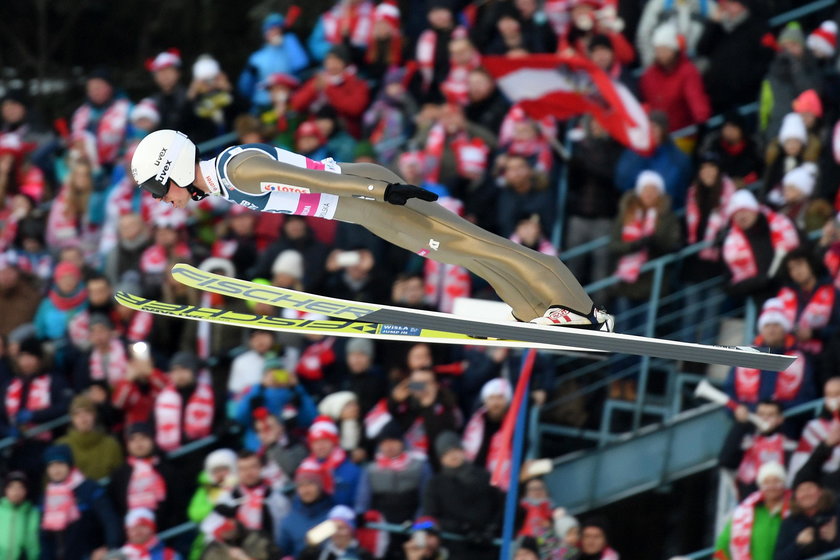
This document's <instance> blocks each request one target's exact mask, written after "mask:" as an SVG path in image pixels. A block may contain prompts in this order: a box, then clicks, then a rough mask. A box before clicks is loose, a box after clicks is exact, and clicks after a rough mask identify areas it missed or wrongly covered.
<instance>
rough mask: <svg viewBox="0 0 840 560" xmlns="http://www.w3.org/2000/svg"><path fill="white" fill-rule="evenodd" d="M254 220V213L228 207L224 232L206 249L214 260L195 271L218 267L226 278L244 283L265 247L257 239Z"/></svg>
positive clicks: (205, 261)
mask: <svg viewBox="0 0 840 560" xmlns="http://www.w3.org/2000/svg"><path fill="white" fill-rule="evenodd" d="M257 220H258V216H257V212H254V211H253V210H251V209H250V208H246V207H244V206H242V205H240V204H235V205H231V206H230V210H229V211H228V214H227V217H226V221H225V226H226V228H225V230H226V231H225V232H224V233H222V234H221V235H220V236H219V238H218V239H216V241H214V242H213V245H212V247H211V249H210V251H211V255H218V256H211V257H208V258H207V259H205V260H204V261H202V262H201V264H199V265H198V267H199V268H200V269H202V270H213V268H214V267H217V266H220V267H222V268H223V269H224V270H225V274H226V275H228V276H234V277H236V278H242V279H244V278H245V277H246V276H247V275H246V272H247V271H248V269H250V268H251V267H252V266H253V265H254V263H255V262H256V261H257V259H258V258H259V254H260V252H261V251H262V250H263V249H264V247H265V241H264V240H263V239H260V237H259V236H258V235H257V231H256V225H257ZM220 258H221V260H216V259H220ZM210 259H213V260H210ZM229 264H232V265H233V267H232V268H231V267H230V266H228V265H229ZM202 267H203V268H202Z"/></svg>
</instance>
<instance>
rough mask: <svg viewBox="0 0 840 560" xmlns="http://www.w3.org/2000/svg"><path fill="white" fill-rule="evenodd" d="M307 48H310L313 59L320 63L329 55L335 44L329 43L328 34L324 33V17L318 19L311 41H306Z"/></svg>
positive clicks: (310, 36) (310, 37)
mask: <svg viewBox="0 0 840 560" xmlns="http://www.w3.org/2000/svg"><path fill="white" fill-rule="evenodd" d="M306 46H307V47H309V52H311V53H312V58H314V59H315V60H317V61H319V62H320V61H322V60H324V58H326V56H327V53H328V52H330V49H331V48H332V47H333V44H332V43H330V42H329V41H327V33H326V31H324V16H321V17H319V18H318V21H317V22H316V23H315V27H314V28H313V29H312V33H311V34H310V35H309V39H307V40H306Z"/></svg>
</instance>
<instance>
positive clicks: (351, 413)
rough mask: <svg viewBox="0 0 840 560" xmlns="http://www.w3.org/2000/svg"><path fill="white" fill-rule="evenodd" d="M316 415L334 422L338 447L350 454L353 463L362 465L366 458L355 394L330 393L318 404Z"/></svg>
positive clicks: (349, 392) (347, 392)
mask: <svg viewBox="0 0 840 560" xmlns="http://www.w3.org/2000/svg"><path fill="white" fill-rule="evenodd" d="M318 413H319V414H320V415H322V416H327V417H329V418H330V419H332V421H333V422H335V424H336V426H337V427H338V442H339V445H340V446H341V448H342V449H344V450H345V451H346V452H347V453H350V457H351V458H352V459H353V462H355V463H362V462H363V461H364V460H365V458H366V451H365V449H364V443H365V442H363V438H364V431H363V426H362V421H361V419H362V415H361V409H360V408H359V399H358V397H357V396H356V394H355V393H353V392H352V391H336V392H334V393H330V394H328V395H327V396H325V397H324V398H323V399H321V402H320V403H318Z"/></svg>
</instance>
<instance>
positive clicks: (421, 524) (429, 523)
mask: <svg viewBox="0 0 840 560" xmlns="http://www.w3.org/2000/svg"><path fill="white" fill-rule="evenodd" d="M417 531H425V532H427V533H431V534H433V535H439V534H440V523H439V522H438V520H437V519H435V518H434V517H432V516H431V515H424V516H422V517H418V518H417V519H415V520H414V523H412V525H411V532H412V533H416V532H417Z"/></svg>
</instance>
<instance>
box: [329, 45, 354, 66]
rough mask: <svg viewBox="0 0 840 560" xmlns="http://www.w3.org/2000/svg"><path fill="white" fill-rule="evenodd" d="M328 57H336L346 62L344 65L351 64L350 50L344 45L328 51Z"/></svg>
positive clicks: (334, 46)
mask: <svg viewBox="0 0 840 560" xmlns="http://www.w3.org/2000/svg"><path fill="white" fill-rule="evenodd" d="M327 56H334V57H336V58H338V59H339V60H341V61H342V62H344V64H350V60H351V58H350V49H348V48H347V47H345V46H344V45H333V47H332V48H331V49H330V50H328V51H327ZM325 58H326V57H325Z"/></svg>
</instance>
